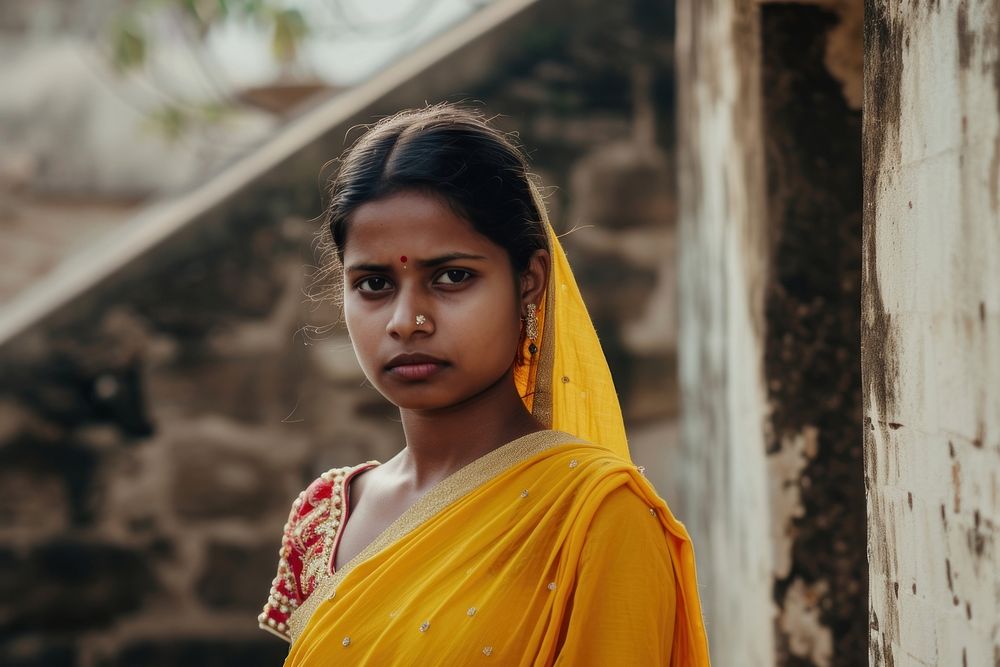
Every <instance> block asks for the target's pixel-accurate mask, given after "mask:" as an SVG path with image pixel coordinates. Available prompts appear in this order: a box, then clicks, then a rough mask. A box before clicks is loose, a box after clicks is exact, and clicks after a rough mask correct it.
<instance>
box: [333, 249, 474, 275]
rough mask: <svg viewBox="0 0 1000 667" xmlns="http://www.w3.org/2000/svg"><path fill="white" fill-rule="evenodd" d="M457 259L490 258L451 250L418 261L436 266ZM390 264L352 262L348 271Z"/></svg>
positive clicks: (373, 268) (382, 268) (369, 269)
mask: <svg viewBox="0 0 1000 667" xmlns="http://www.w3.org/2000/svg"><path fill="white" fill-rule="evenodd" d="M457 259H489V258H488V257H484V256H483V255H471V254H469V253H467V252H449V253H447V254H445V255H439V256H437V257H432V258H430V259H418V260H416V263H417V264H418V265H420V266H421V267H423V268H428V269H430V268H434V267H435V266H440V265H442V264H447V263H448V262H453V261H455V260H457ZM388 270H389V265H388V264H371V263H364V264H352V265H351V266H349V267H347V271H348V272H352V271H388Z"/></svg>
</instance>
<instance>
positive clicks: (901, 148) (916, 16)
mask: <svg viewBox="0 0 1000 667" xmlns="http://www.w3.org/2000/svg"><path fill="white" fill-rule="evenodd" d="M865 9H866V22H865V54H866V60H865V121H864V158H865V175H864V192H865V198H866V204H865V211H864V300H863V302H862V313H863V329H862V337H863V338H862V340H863V347H862V349H863V351H864V366H863V369H864V370H863V377H864V385H863V386H864V423H865V430H864V434H865V443H864V444H865V486H866V488H867V491H868V531H869V535H870V536H871V537H870V540H869V543H868V556H869V563H870V566H869V572H870V579H871V595H870V603H869V607H870V609H869V626H870V628H871V630H870V635H871V642H870V660H869V662H870V664H871V665H879V666H881V665H886V666H889V665H896V664H911V665H963V666H964V665H968V666H970V667H971V666H972V665H994V664H998V663H1000V641H998V637H1000V574H998V573H1000V545H998V541H997V539H998V538H997V526H998V524H1000V496H998V488H1000V482H998V480H1000V3H998V2H996V1H995V0H963V1H962V2H933V3H903V2H867V3H866V7H865Z"/></svg>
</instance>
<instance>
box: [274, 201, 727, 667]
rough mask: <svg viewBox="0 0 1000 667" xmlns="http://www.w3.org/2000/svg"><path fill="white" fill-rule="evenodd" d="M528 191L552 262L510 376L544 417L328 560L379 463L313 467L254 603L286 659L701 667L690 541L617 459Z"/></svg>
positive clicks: (582, 332)
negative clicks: (284, 643) (342, 558)
mask: <svg viewBox="0 0 1000 667" xmlns="http://www.w3.org/2000/svg"><path fill="white" fill-rule="evenodd" d="M532 192H533V194H534V197H535V203H536V205H537V209H538V211H539V214H540V215H541V216H542V221H543V224H544V226H545V229H546V230H547V240H548V249H549V252H550V256H551V260H552V263H551V270H550V274H549V281H548V284H547V287H546V291H545V298H544V301H543V303H542V304H541V307H540V308H539V309H538V313H537V316H538V323H539V332H540V335H539V337H538V339H537V340H536V341H535V344H536V346H537V348H538V351H537V353H536V354H534V355H529V354H527V353H526V352H527V350H526V349H525V350H524V352H525V354H524V357H525V358H527V359H528V361H527V362H526V363H524V364H523V365H518V366H516V368H515V382H516V384H517V388H518V390H519V392H520V395H521V396H522V398H523V401H524V403H525V406H526V407H527V409H528V410H530V411H531V413H532V414H533V415H534V416H535V417H536V418H537V419H538V420H539V421H540V422H541V423H543V424H545V425H546V426H548V429H547V430H543V431H538V432H536V433H531V434H529V435H526V436H523V437H521V438H518V439H516V440H514V441H512V442H509V443H507V444H505V445H502V446H501V447H499V448H497V449H495V450H493V451H492V452H490V453H489V454H486V455H485V456H483V457H481V458H479V459H477V460H476V461H474V462H472V463H470V464H469V465H467V466H466V467H464V468H462V469H461V470H459V471H457V472H455V473H454V474H452V475H451V476H450V477H448V478H446V479H445V480H443V481H442V482H440V483H439V484H438V485H437V486H435V487H434V488H432V489H431V490H430V491H429V492H427V493H426V494H425V495H424V496H423V497H421V498H420V500H418V501H417V502H416V503H415V504H414V505H413V506H412V507H410V508H409V509H408V510H407V511H406V512H404V514H403V515H402V516H400V517H399V518H398V519H397V520H396V521H395V522H394V523H392V524H391V525H390V526H389V527H388V528H387V529H386V530H385V531H384V532H383V533H382V534H380V535H379V536H378V537H377V538H375V540H374V541H373V542H372V543H371V544H370V545H368V547H366V548H365V549H364V550H363V551H362V552H361V553H359V554H358V555H357V556H356V557H355V558H353V559H352V560H351V561H350V562H348V563H346V564H345V565H343V566H342V567H341V568H340V569H339V570H334V568H333V563H334V562H335V559H334V555H335V551H336V546H337V543H338V540H339V535H340V532H341V531H342V529H343V525H344V524H345V523H346V521H347V520H348V513H349V497H348V496H349V488H350V481H351V479H352V478H353V477H354V476H355V475H358V474H360V473H362V472H364V471H365V470H368V469H370V468H371V467H373V466H375V465H378V463H377V462H374V461H369V462H367V463H363V464H361V465H358V466H353V467H349V468H337V469H334V470H331V471H328V472H327V473H324V475H322V476H321V477H320V478H319V479H317V480H316V481H314V482H313V483H312V484H311V485H310V486H309V487H308V488H307V489H306V490H305V491H303V492H302V494H300V495H299V497H298V498H297V499H296V500H295V502H294V503H293V506H292V511H291V514H290V516H289V521H288V523H287V524H286V526H285V531H284V535H283V539H282V546H281V551H280V559H279V564H278V574H277V576H276V577H275V579H274V581H273V582H272V584H273V585H272V588H271V594H270V596H269V598H268V601H267V603H266V604H265V606H264V611H263V613H262V614H261V615H260V616H259V622H260V626H261V627H262V628H264V629H265V630H269V631H271V632H273V633H275V634H278V635H279V636H281V637H283V638H284V639H286V640H288V641H290V642H291V643H292V645H291V649H290V651H289V654H288V658H287V659H286V661H285V666H286V667H318V666H324V667H325V666H328V665H378V666H379V667H382V666H386V665H467V664H485V665H488V664H497V665H522V666H525V667H527V666H529V665H532V666H542V665H671V666H677V667H680V666H685V667H688V666H693V667H701V666H703V665H709V654H708V642H707V638H706V633H705V626H704V621H703V616H702V609H701V602H700V598H699V592H698V580H697V574H696V569H695V557H694V550H693V547H692V544H691V539H690V537H689V536H688V533H687V530H686V529H685V527H684V525H683V524H682V523H681V522H680V521H678V520H677V519H676V518H675V517H674V516H673V514H672V513H671V511H670V509H669V508H668V507H667V505H666V503H665V502H664V501H663V500H662V499H661V498H660V497H659V495H657V493H656V491H655V490H654V489H653V487H652V486H651V485H650V483H649V482H648V481H647V480H646V479H645V477H644V476H643V475H642V474H641V472H640V470H639V469H637V468H636V466H634V465H633V464H632V462H631V459H630V456H629V451H628V443H627V440H626V437H625V428H624V424H623V421H622V415H621V409H620V407H619V403H618V396H617V394H616V392H615V387H614V383H613V381H612V378H611V373H610V370H609V368H608V365H607V362H606V360H605V357H604V353H603V350H602V349H601V345H600V342H599V341H598V338H597V334H596V332H595V330H594V327H593V324H592V322H591V320H590V316H589V314H588V312H587V309H586V306H585V305H584V302H583V298H582V297H581V295H580V292H579V289H578V287H577V284H576V281H575V279H574V277H573V273H572V271H571V269H570V266H569V263H568V261H567V259H566V255H565V253H564V251H563V248H562V245H561V244H560V242H559V239H558V238H557V237H556V235H555V232H554V230H553V228H552V226H551V224H550V223H549V221H548V219H547V217H546V215H545V207H544V204H543V203H542V201H541V198H540V197H539V195H538V190H537V188H536V187H534V185H532ZM527 345H528V341H525V346H527Z"/></svg>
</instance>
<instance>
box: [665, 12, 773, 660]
mask: <svg viewBox="0 0 1000 667" xmlns="http://www.w3.org/2000/svg"><path fill="white" fill-rule="evenodd" d="M757 18H758V17H757V10H756V8H755V7H754V6H753V5H752V3H750V2H746V1H742V2H729V1H724V2H704V1H702V0H684V1H682V2H678V4H677V79H678V105H677V113H678V137H677V138H678V141H677V151H678V153H677V166H678V170H679V172H678V176H679V179H678V204H679V210H678V225H679V229H678V237H679V243H678V256H679V275H678V283H679V294H680V297H679V304H680V315H679V324H680V335H679V340H678V346H679V350H680V356H679V366H680V383H681V406H682V412H681V438H682V452H683V456H682V460H681V461H679V462H678V465H676V466H675V469H676V471H677V477H678V484H679V485H681V487H682V488H683V490H684V491H683V494H682V495H683V503H682V504H681V506H680V507H679V508H678V509H679V511H680V512H681V514H682V516H685V517H686V523H687V525H688V527H689V529H690V532H691V534H692V537H693V539H694V542H695V553H696V554H697V556H698V559H699V571H700V576H701V577H702V579H703V580H704V581H706V582H709V583H708V585H705V586H703V588H702V595H703V602H704V607H705V614H706V624H707V630H708V634H709V638H710V640H711V643H712V647H711V649H712V658H713V661H714V662H716V663H717V664H719V665H747V666H761V667H763V666H764V665H772V664H774V655H775V647H774V635H773V631H772V624H773V610H772V604H771V589H772V579H773V577H772V570H773V567H774V566H773V556H772V553H771V543H772V539H771V536H770V530H771V528H770V526H771V521H770V500H769V487H768V473H767V461H766V457H765V451H766V448H765V435H764V423H765V416H766V386H765V383H764V376H763V351H764V340H763V336H764V321H763V298H764V288H765V281H766V277H767V263H766V252H767V242H766V233H765V195H764V192H765V189H764V180H763V177H764V146H763V141H762V137H761V129H760V128H761V123H762V120H761V97H760V85H759V79H760V60H761V55H760V48H759V36H760V32H759V22H758V20H757Z"/></svg>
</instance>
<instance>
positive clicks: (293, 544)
mask: <svg viewBox="0 0 1000 667" xmlns="http://www.w3.org/2000/svg"><path fill="white" fill-rule="evenodd" d="M377 465H379V463H378V461H366V462H364V463H359V464H358V465H354V466H347V467H341V468H331V469H330V470H327V471H326V472H324V473H323V474H322V475H320V476H319V477H317V478H316V479H314V480H313V481H312V482H311V483H310V484H309V485H308V486H307V487H306V488H305V489H303V490H302V492H301V493H299V495H298V496H297V497H296V498H295V500H294V501H292V507H291V510H290V511H289V513H288V520H287V521H286V522H285V526H284V528H283V529H282V533H281V546H280V548H279V549H278V568H277V574H276V575H275V577H274V579H273V580H272V581H271V590H270V594H269V595H268V598H267V602H265V603H264V608H263V610H262V611H261V613H260V615H259V616H258V617H257V622H258V625H259V626H260V627H261V628H262V629H264V630H267V631H268V632H271V633H272V634H276V635H278V636H279V637H281V638H282V639H284V640H286V641H291V638H290V635H289V632H288V619H289V617H290V616H291V615H292V612H294V611H295V609H297V608H298V607H299V605H301V604H302V603H303V602H304V601H305V599H306V598H307V597H309V594H310V593H312V591H313V590H315V587H316V584H317V579H318V576H319V575H320V574H321V572H322V569H323V566H324V565H325V556H326V555H328V554H330V553H331V552H332V549H333V541H334V540H335V539H336V534H337V528H338V527H339V525H340V518H341V515H342V514H343V512H344V505H345V502H346V495H345V486H346V484H348V483H349V482H350V479H351V478H352V477H353V476H354V475H356V474H358V473H360V472H363V471H365V470H368V469H369V468H373V467H375V466H377Z"/></svg>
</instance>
